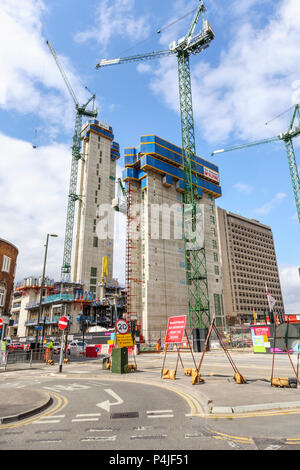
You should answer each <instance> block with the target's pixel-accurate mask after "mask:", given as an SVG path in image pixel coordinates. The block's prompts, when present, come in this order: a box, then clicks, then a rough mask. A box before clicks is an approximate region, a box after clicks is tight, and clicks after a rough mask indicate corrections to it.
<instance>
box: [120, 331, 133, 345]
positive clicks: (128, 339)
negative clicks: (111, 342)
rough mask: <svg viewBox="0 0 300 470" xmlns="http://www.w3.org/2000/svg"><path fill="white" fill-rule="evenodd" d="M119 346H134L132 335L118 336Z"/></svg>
mask: <svg viewBox="0 0 300 470" xmlns="http://www.w3.org/2000/svg"><path fill="white" fill-rule="evenodd" d="M117 345H118V346H119V348H130V347H132V346H133V339H132V336H131V334H130V333H129V334H127V335H117Z"/></svg>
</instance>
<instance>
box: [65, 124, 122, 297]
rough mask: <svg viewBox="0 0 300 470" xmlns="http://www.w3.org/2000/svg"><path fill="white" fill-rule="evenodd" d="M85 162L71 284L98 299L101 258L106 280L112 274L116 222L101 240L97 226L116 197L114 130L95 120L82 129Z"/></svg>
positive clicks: (80, 185) (80, 189)
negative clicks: (104, 267)
mask: <svg viewBox="0 0 300 470" xmlns="http://www.w3.org/2000/svg"><path fill="white" fill-rule="evenodd" d="M81 137H82V156H83V158H82V160H81V166H80V175H79V187H78V191H79V195H80V196H79V200H78V208H77V223H76V234H75V244H74V252H73V262H72V281H73V282H79V283H82V284H84V288H85V290H86V291H88V292H92V293H93V295H94V297H95V298H96V299H98V298H100V297H101V292H100V284H101V282H102V281H103V276H102V259H103V258H104V257H106V259H107V269H105V271H106V272H107V275H105V279H104V280H105V281H106V280H107V281H112V275H113V254H114V246H113V231H114V220H113V218H111V219H110V227H109V230H110V232H111V233H112V237H111V236H107V237H103V238H102V239H101V238H99V237H98V231H97V225H98V223H99V221H100V218H101V215H105V214H104V213H103V214H101V210H102V209H103V210H104V209H105V208H106V207H111V204H112V199H113V198H114V195H115V179H116V160H118V159H119V158H120V152H119V144H118V143H117V142H115V141H114V135H113V129H112V127H111V126H109V125H107V124H104V123H102V122H100V121H97V120H96V119H90V120H88V121H87V122H86V123H85V124H84V125H83V127H82V130H81Z"/></svg>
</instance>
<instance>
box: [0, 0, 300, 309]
mask: <svg viewBox="0 0 300 470" xmlns="http://www.w3.org/2000/svg"><path fill="white" fill-rule="evenodd" d="M224 3H225V4H224ZM205 4H206V6H207V13H206V16H207V19H208V20H209V21H210V23H211V25H212V27H213V29H214V31H215V35H216V38H215V40H214V41H213V42H212V44H211V46H210V48H209V49H207V50H206V51H204V52H203V53H202V54H199V55H198V56H192V57H191V71H192V80H193V82H192V85H193V105H194V117H195V134H196V148H197V153H198V155H199V156H202V157H204V158H210V154H211V152H212V151H213V150H215V149H218V148H223V147H227V146H231V145H235V144H239V143H244V142H245V143H246V142H249V141H252V140H257V139H264V138H268V137H272V136H275V135H277V134H279V133H280V132H282V131H284V130H285V129H286V128H287V125H288V121H289V117H290V114H289V113H287V114H285V115H283V116H281V117H280V118H278V119H276V120H274V121H272V122H271V123H270V124H268V125H267V126H266V125H265V123H266V122H267V121H269V120H271V119H272V118H273V117H274V116H277V115H278V114H280V113H281V112H282V111H284V110H286V109H288V108H289V107H290V106H292V104H295V103H296V102H299V101H300V71H299V65H298V64H299V63H300V60H299V59H300V49H299V40H300V24H299V21H298V19H299V17H300V4H299V1H298V0H280V1H279V0H243V1H242V2H241V1H239V0H228V1H227V2H223V1H222V0H206V2H205ZM196 6H197V0H175V1H174V0H172V1H171V0H164V1H163V2H162V1H158V0H151V1H149V0H109V1H108V0H86V1H85V2H82V1H79V0H72V1H71V0H52V1H51V2H46V1H43V0H23V1H22V2H18V1H16V0H2V1H1V5H0V26H1V28H0V39H1V44H2V45H5V47H2V48H1V51H0V69H1V79H0V155H1V156H0V183H1V184H0V217H1V218H0V220H1V230H0V237H2V238H5V239H8V240H10V241H11V242H13V243H15V244H16V245H17V246H18V248H19V251H20V253H19V261H18V268H17V272H16V278H17V280H19V279H21V278H22V277H23V276H28V275H30V274H34V275H38V274H39V273H40V272H41V264H42V259H43V244H44V240H45V237H46V234H47V233H50V232H51V233H52V232H54V233H57V234H58V235H59V238H57V239H52V240H51V242H50V245H49V256H48V270H47V271H48V273H49V275H51V276H52V277H55V278H56V279H58V278H59V276H60V266H61V263H62V255H63V241H64V229H65V217H66V204H67V193H68V182H69V173H70V162H71V151H70V147H71V144H72V135H73V128H74V119H75V112H74V106H73V102H72V100H71V98H70V96H69V94H68V91H67V89H66V86H65V84H64V82H63V80H62V78H61V75H60V74H59V71H58V69H57V66H56V64H55V62H54V60H53V58H52V56H51V54H50V51H49V49H48V47H47V45H46V40H47V39H48V40H49V41H50V42H51V44H52V46H53V47H54V49H55V51H56V53H57V55H58V57H59V60H60V61H61V63H62V64H63V67H64V69H65V72H66V74H67V75H68V77H69V80H70V83H71V85H72V87H73V89H74V91H75V94H76V96H77V98H78V101H79V102H84V101H85V100H87V98H88V97H89V94H88V92H87V90H86V89H85V86H88V88H89V89H90V90H92V91H93V92H95V93H96V94H97V107H98V110H99V116H98V117H99V119H100V120H103V121H105V122H108V123H109V124H110V125H112V127H113V129H114V134H115V140H116V141H117V142H119V143H120V147H121V155H122V158H121V159H120V160H119V162H118V172H120V170H121V167H122V165H123V149H124V147H129V146H136V145H138V143H139V139H140V136H141V135H143V134H157V135H158V136H160V137H162V138H164V139H166V140H169V141H171V142H173V143H175V144H177V145H180V144H181V132H180V120H179V105H178V84H177V61H176V58H175V57H167V58H163V59H160V60H152V61H147V62H141V63H136V64H127V65H119V66H114V67H107V68H105V69H104V68H103V69H100V70H96V69H95V65H96V63H97V62H98V61H99V60H100V59H102V58H115V57H123V56H129V55H135V54H140V53H144V52H145V53H146V52H151V51H157V50H163V49H167V48H168V45H169V43H170V42H171V41H172V40H176V39H178V38H180V37H181V36H183V35H184V33H185V32H186V31H187V28H188V26H189V23H190V21H191V19H192V15H190V16H188V17H186V18H185V19H183V20H182V21H179V22H177V23H175V24H174V25H173V26H172V27H169V28H166V29H165V30H164V31H163V32H162V33H161V34H157V30H158V29H159V28H162V27H164V26H165V25H169V24H170V23H173V22H174V20H176V19H177V18H179V17H181V16H183V15H185V14H186V13H187V12H189V11H191V10H193V9H194V8H195V7H196ZM33 142H34V143H36V144H37V149H33V148H32V143H33ZM294 144H295V150H296V154H297V159H298V161H299V158H300V157H299V153H300V139H299V142H297V141H296V140H295V142H294ZM212 161H213V162H214V163H216V164H217V165H218V166H219V169H220V178H221V185H222V190H223V196H222V198H220V199H219V200H218V205H219V206H220V207H222V208H224V209H226V210H229V211H232V212H235V213H239V214H241V215H243V216H246V217H250V218H255V219H257V220H259V221H261V222H262V223H264V224H266V225H270V226H271V228H272V230H273V235H274V239H275V247H276V251H277V259H278V264H279V270H280V278H281V283H282V289H283V294H284V302H285V306H286V310H287V311H288V312H294V313H296V312H298V313H300V296H299V283H300V278H299V275H298V270H297V268H298V266H299V265H300V260H299V236H300V231H299V222H298V220H297V217H296V207H295V202H294V197H293V192H292V185H291V180H290V176H289V169H288V163H287V158H286V153H285V148H284V145H283V143H281V142H279V143H272V144H268V145H262V146H259V147H254V148H251V149H246V150H242V151H235V152H230V153H225V154H220V155H219V156H215V157H213V158H212ZM120 217H122V216H120ZM118 224H119V225H118V226H120V227H122V224H124V221H122V220H119V221H118ZM116 259H117V260H118V263H116V272H115V275H116V276H120V277H122V276H121V269H122V262H124V253H123V252H122V251H121V250H120V249H119V252H118V253H117V256H116Z"/></svg>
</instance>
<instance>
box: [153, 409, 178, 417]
mask: <svg viewBox="0 0 300 470" xmlns="http://www.w3.org/2000/svg"><path fill="white" fill-rule="evenodd" d="M163 413H166V414H163ZM147 418H174V414H173V410H156V411H147Z"/></svg>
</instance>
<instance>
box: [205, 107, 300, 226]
mask: <svg viewBox="0 0 300 470" xmlns="http://www.w3.org/2000/svg"><path fill="white" fill-rule="evenodd" d="M297 118H298V119H297ZM299 135H300V110H299V104H296V105H295V106H294V112H293V116H292V120H291V122H290V125H289V127H288V129H287V130H286V131H285V132H283V133H282V134H279V135H278V136H275V137H271V138H269V139H264V140H259V141H256V142H250V143H248V144H244V145H237V146H235V147H228V148H225V149H220V150H214V152H213V153H212V154H211V155H212V156H213V155H217V154H219V153H223V152H231V151H233V150H241V149H244V148H249V147H254V146H256V145H261V144H268V143H270V142H276V141H278V140H281V141H283V142H284V144H285V148H286V153H287V159H288V164H289V170H290V176H291V180H292V186H293V192H294V197H295V202H296V208H297V214H298V220H299V223H300V179H299V173H298V167H297V162H296V157H295V151H294V145H293V139H294V138H295V137H298V136H299Z"/></svg>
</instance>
